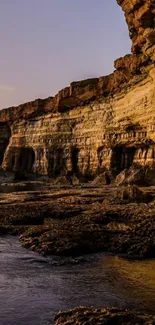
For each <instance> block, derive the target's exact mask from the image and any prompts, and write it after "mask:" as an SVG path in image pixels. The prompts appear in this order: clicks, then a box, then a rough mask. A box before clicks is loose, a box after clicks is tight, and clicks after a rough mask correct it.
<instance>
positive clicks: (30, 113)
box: [0, 0, 155, 176]
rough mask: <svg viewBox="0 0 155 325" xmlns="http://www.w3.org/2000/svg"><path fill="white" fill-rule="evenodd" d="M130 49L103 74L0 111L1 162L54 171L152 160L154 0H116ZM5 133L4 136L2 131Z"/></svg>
mask: <svg viewBox="0 0 155 325" xmlns="http://www.w3.org/2000/svg"><path fill="white" fill-rule="evenodd" d="M117 2H118V4H119V5H121V7H122V9H123V10H124V12H125V16H126V20H127V23H128V26H129V32H130V37H131V39H132V42H133V46H132V51H133V53H132V54H130V55H127V56H125V57H124V58H120V59H117V60H116V61H115V63H114V66H115V68H116V70H115V72H114V73H113V74H111V75H109V76H105V77H100V78H95V79H89V80H84V81H80V82H73V83H72V84H71V85H70V86H69V87H67V88H65V89H63V90H61V91H60V92H59V93H58V94H57V95H56V96H55V97H53V98H52V97H50V98H48V99H45V100H41V99H38V100H36V101H34V102H30V103H26V104H23V105H20V106H18V107H11V108H8V109H4V110H2V111H1V112H0V141H1V147H0V154H1V161H0V162H1V163H2V167H3V168H4V169H6V170H13V171H27V172H35V173H39V174H48V175H51V176H57V175H60V174H65V175H66V174H77V175H79V176H80V175H85V176H90V175H95V174H97V173H100V172H102V171H104V170H106V169H110V170H112V171H113V173H114V174H118V173H119V172H120V171H121V170H123V169H125V168H129V167H130V166H132V165H133V164H136V165H140V166H141V165H142V166H147V165H149V166H152V167H154V164H155V142H154V141H155V66H154V60H155V54H154V53H155V52H154V50H155V28H154V24H155V11H154V10H155V1H154V0H152V1H150V0H145V1H143V0H117ZM4 134H5V136H4Z"/></svg>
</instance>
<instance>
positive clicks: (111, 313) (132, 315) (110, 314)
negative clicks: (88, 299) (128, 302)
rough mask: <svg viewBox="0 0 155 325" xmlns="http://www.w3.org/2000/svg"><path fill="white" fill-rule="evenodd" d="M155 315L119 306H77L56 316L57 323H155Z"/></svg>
mask: <svg viewBox="0 0 155 325" xmlns="http://www.w3.org/2000/svg"><path fill="white" fill-rule="evenodd" d="M154 322H155V317H154V316H153V315H146V314H142V313H138V312H131V311H128V310H125V309H119V308H111V309H108V308H101V309H99V308H98V309H97V308H93V307H91V308H86V307H77V308H75V309H72V310H69V311H60V312H59V313H58V314H57V316H56V317H55V325H65V324H68V325H71V324H77V325H84V324H88V325H94V324H95V325H113V324H115V325H121V324H122V325H142V324H143V325H148V324H149V325H153V324H154Z"/></svg>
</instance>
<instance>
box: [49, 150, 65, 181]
mask: <svg viewBox="0 0 155 325" xmlns="http://www.w3.org/2000/svg"><path fill="white" fill-rule="evenodd" d="M52 166H53V168H54V175H55V176H58V175H60V174H61V173H62V171H63V169H64V161H63V149H62V148H58V149H56V152H55V155H54V164H53V162H52ZM52 166H51V167H52Z"/></svg>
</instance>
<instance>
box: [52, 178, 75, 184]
mask: <svg viewBox="0 0 155 325" xmlns="http://www.w3.org/2000/svg"><path fill="white" fill-rule="evenodd" d="M53 184H54V185H61V186H68V185H71V181H70V180H69V179H67V177H66V176H59V177H57V178H56V179H55V180H54V181H53Z"/></svg>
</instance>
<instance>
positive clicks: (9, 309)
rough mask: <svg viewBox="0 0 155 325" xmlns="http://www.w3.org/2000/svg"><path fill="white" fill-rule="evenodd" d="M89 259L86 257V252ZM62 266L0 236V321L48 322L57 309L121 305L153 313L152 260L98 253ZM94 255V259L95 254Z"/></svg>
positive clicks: (24, 324) (30, 324)
mask: <svg viewBox="0 0 155 325" xmlns="http://www.w3.org/2000/svg"><path fill="white" fill-rule="evenodd" d="M86 259H88V257H86ZM89 259H90V262H87V263H83V264H81V265H80V264H78V265H65V266H62V265H61V266H60V265H57V266H56V264H59V259H53V260H52V259H44V258H42V257H40V256H39V255H37V254H35V253H33V252H30V251H27V250H25V249H23V248H22V247H21V246H20V244H19V242H18V240H17V239H15V238H11V237H1V238H0V325H17V324H18V325H49V324H53V317H54V315H55V313H56V312H57V311H58V310H60V309H68V308H72V307H75V306H78V305H86V306H91V305H94V306H97V307H101V306H109V307H112V306H119V307H128V308H131V309H134V308H136V309H141V310H143V311H147V312H149V311H151V312H153V313H155V304H154V302H155V261H154V260H153V261H145V262H142V261H138V262H137V261H127V260H124V259H121V258H118V257H113V256H104V255H98V259H96V257H94V256H91V257H89ZM95 259H96V260H95Z"/></svg>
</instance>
